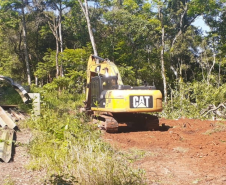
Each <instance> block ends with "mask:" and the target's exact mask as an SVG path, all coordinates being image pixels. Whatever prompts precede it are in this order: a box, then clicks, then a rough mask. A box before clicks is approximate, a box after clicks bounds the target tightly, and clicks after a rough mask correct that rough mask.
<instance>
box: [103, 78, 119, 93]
mask: <svg viewBox="0 0 226 185" xmlns="http://www.w3.org/2000/svg"><path fill="white" fill-rule="evenodd" d="M117 80H118V78H117V77H103V78H102V85H103V90H111V89H115V88H116V86H117V85H118V83H117Z"/></svg>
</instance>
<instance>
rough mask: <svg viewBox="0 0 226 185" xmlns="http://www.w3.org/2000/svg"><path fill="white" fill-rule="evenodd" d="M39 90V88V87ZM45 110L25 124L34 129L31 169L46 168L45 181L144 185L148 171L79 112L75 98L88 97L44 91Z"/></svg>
mask: <svg viewBox="0 0 226 185" xmlns="http://www.w3.org/2000/svg"><path fill="white" fill-rule="evenodd" d="M35 90H36V91H37V89H35ZM40 92H41V95H42V113H41V116H40V117H37V118H35V117H32V118H31V119H30V120H29V121H28V122H27V123H26V124H25V126H27V127H29V128H31V129H32V130H33V134H34V139H33V140H32V142H31V143H30V146H29V153H30V154H31V156H32V158H33V159H32V162H31V163H30V164H29V166H28V167H29V168H31V169H33V170H40V169H45V170H47V173H48V177H49V178H47V179H45V183H50V182H52V183H53V182H62V181H64V182H65V183H68V182H71V183H78V184H112V185H113V184H144V183H145V180H144V178H143V175H144V172H143V171H142V170H139V169H138V170H134V169H132V168H131V167H130V162H129V161H128V160H127V158H126V157H125V156H124V154H122V153H120V152H117V151H115V150H113V149H112V148H111V147H110V145H109V144H107V143H105V142H103V141H102V139H101V137H100V131H99V130H96V129H95V128H94V127H93V125H91V124H89V122H88V119H87V118H86V116H85V115H82V114H80V113H78V112H77V110H76V109H75V106H72V101H74V102H80V103H81V101H82V100H83V99H84V97H82V98H81V97H80V96H78V95H77V96H75V95H72V94H69V93H68V92H64V91H63V92H62V93H61V95H59V94H58V95H57V97H56V94H54V93H46V92H45V91H44V90H41V89H40Z"/></svg>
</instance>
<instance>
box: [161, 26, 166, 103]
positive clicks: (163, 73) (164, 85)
mask: <svg viewBox="0 0 226 185" xmlns="http://www.w3.org/2000/svg"><path fill="white" fill-rule="evenodd" d="M164 37H165V29H164V26H162V48H161V73H162V80H163V87H164V102H167V84H166V72H165V62H164V48H165V39H164Z"/></svg>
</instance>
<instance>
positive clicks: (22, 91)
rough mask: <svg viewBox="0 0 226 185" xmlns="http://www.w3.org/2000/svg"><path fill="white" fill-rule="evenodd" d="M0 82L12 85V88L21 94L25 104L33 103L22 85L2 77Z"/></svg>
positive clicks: (0, 76)
mask: <svg viewBox="0 0 226 185" xmlns="http://www.w3.org/2000/svg"><path fill="white" fill-rule="evenodd" d="M0 80H4V81H6V82H8V83H9V84H10V85H12V87H13V88H14V89H15V90H16V91H17V92H18V93H19V94H20V97H21V98H22V100H23V102H24V103H28V102H30V101H31V98H30V96H29V95H28V92H27V91H26V90H25V89H24V88H23V87H22V86H21V85H20V84H18V83H15V82H14V81H13V79H12V78H9V77H5V76H2V75H0Z"/></svg>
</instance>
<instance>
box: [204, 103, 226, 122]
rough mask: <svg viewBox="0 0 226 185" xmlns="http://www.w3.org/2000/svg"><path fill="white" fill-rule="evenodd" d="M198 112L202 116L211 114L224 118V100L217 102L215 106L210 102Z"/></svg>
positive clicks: (225, 106)
mask: <svg viewBox="0 0 226 185" xmlns="http://www.w3.org/2000/svg"><path fill="white" fill-rule="evenodd" d="M200 114H201V115H202V116H207V115H208V114H212V115H213V116H216V117H220V118H224V119H226V102H225V103H221V104H219V105H218V106H217V107H216V106H215V105H214V104H210V105H209V106H208V107H207V108H206V109H203V110H202V111H201V112H200Z"/></svg>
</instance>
